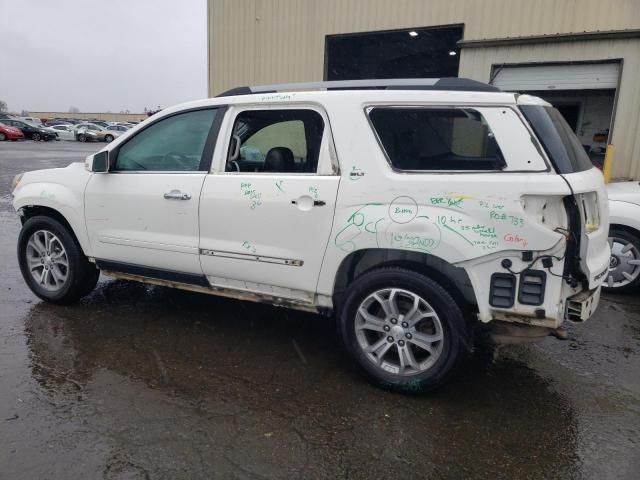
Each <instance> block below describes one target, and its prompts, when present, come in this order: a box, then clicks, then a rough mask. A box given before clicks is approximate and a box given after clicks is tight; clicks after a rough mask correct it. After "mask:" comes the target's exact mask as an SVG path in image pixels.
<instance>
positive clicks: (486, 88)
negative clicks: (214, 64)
mask: <svg viewBox="0 0 640 480" xmlns="http://www.w3.org/2000/svg"><path fill="white" fill-rule="evenodd" d="M355 89H387V90H461V91H472V92H499V91H500V89H498V88H497V87H495V86H493V85H489V84H487V83H482V82H478V81H476V80H470V79H468V78H457V77H451V78H393V79H373V80H333V81H326V82H306V83H281V84H274V85H258V86H253V87H237V88H233V89H231V90H227V91H226V92H223V93H221V94H220V95H218V97H228V96H231V95H250V94H254V93H278V92H292V91H309V90H355Z"/></svg>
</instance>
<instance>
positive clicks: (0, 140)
mask: <svg viewBox="0 0 640 480" xmlns="http://www.w3.org/2000/svg"><path fill="white" fill-rule="evenodd" d="M6 139H7V136H6V135H5V134H4V133H1V132H0V142H4V141H5V140H6Z"/></svg>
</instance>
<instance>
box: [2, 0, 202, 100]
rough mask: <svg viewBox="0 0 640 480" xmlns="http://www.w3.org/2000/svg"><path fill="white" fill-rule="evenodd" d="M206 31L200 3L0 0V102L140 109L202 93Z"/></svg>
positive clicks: (172, 0) (194, 0) (197, 0)
mask: <svg viewBox="0 0 640 480" xmlns="http://www.w3.org/2000/svg"><path fill="white" fill-rule="evenodd" d="M206 34H207V30H206V0H180V1H177V0H0V100H4V101H5V102H7V104H8V106H9V110H11V111H18V112H19V111H20V110H22V109H25V110H31V111H62V112H66V111H68V110H69V107H71V106H75V107H78V108H79V109H80V111H81V112H106V111H111V112H119V111H121V110H127V109H128V110H130V111H131V112H141V111H142V110H143V109H144V107H156V106H157V105H161V106H163V107H166V106H169V105H173V104H176V103H180V102H184V101H187V100H194V99H197V98H203V97H206V96H207V44H206Z"/></svg>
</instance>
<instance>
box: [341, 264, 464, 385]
mask: <svg viewBox="0 0 640 480" xmlns="http://www.w3.org/2000/svg"><path fill="white" fill-rule="evenodd" d="M375 295H377V297H376V296H375ZM376 298H377V299H382V300H384V301H386V302H387V307H389V301H391V300H393V302H394V304H395V305H396V312H395V313H400V315H397V318H396V317H395V316H394V315H395V313H393V312H392V315H389V314H388V312H386V309H384V307H383V305H382V303H381V302H380V301H378V300H376ZM416 298H418V299H419V300H418V301H417V303H416V300H415V299H416ZM415 305H418V306H419V307H418V312H420V313H422V318H420V319H419V320H418V321H417V322H415V324H414V325H413V326H412V325H411V324H412V323H414V321H415V318H419V317H415V316H412V317H409V314H410V313H411V309H412V308H413V307H415ZM383 309H384V311H383ZM361 312H365V313H366V314H367V316H368V317H369V321H365V317H364V316H363V313H361ZM385 312H386V313H385ZM373 319H375V320H373ZM368 326H374V327H375V328H374V329H369V328H368ZM338 328H339V333H340V336H341V337H342V340H343V342H344V344H345V346H346V348H347V350H348V352H349V353H350V354H351V356H352V357H353V358H354V359H355V360H356V362H357V363H358V364H359V365H360V367H361V368H362V369H363V370H364V372H365V373H366V374H367V376H368V377H369V378H370V379H371V380H372V381H373V382H374V383H375V384H377V385H378V386H380V387H382V388H385V389H387V390H392V391H396V392H402V393H423V392H428V391H432V390H434V389H436V388H438V387H440V386H442V385H443V384H444V383H446V381H447V380H449V379H450V378H451V376H452V375H453V374H454V373H455V371H456V370H457V367H458V366H459V365H460V364H461V363H462V362H461V361H462V360H463V359H464V358H466V356H467V354H468V351H469V349H470V348H469V345H470V343H469V342H470V340H469V332H468V329H467V326H466V324H465V320H464V316H463V314H462V311H461V309H460V307H459V306H458V305H457V304H456V302H455V301H454V299H453V298H452V297H451V295H449V294H448V293H447V292H446V291H445V290H444V289H443V288H442V287H441V286H440V285H438V284H437V283H436V282H434V281H433V280H431V279H430V278H428V277H426V276H424V275H422V274H420V273H417V272H414V271H411V270H406V269H403V268H395V267H393V268H382V269H378V270H374V271H371V272H369V273H366V274H364V275H362V276H361V277H359V278H358V279H356V280H355V282H353V283H352V285H351V286H350V287H349V289H348V291H347V293H346V297H345V301H344V304H343V307H342V308H341V309H340V312H339V315H338ZM438 338H439V339H438ZM427 339H428V340H429V341H428V342H425V340H427ZM420 343H422V344H424V345H427V346H430V348H431V350H427V349H425V348H421V347H420V346H419V345H418V344H420ZM367 347H368V348H370V349H371V350H369V351H366V348H367ZM382 350H384V353H382ZM400 351H403V352H404V353H403V355H402V361H401V357H400V353H399V352H400ZM378 352H380V353H382V354H381V355H376V353H378ZM408 352H410V353H408ZM376 358H377V361H376ZM403 364H404V365H403ZM407 364H410V365H411V366H408V365H407ZM414 366H415V367H417V368H414Z"/></svg>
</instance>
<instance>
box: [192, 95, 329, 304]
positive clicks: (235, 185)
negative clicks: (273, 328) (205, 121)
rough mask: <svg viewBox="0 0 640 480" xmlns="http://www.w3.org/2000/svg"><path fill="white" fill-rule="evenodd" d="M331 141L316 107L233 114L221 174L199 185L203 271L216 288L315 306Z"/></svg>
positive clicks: (324, 240)
mask: <svg viewBox="0 0 640 480" xmlns="http://www.w3.org/2000/svg"><path fill="white" fill-rule="evenodd" d="M330 139H331V135H330V131H329V124H328V122H327V121H326V117H325V116H324V113H323V112H321V111H319V110H317V109H315V108H311V107H309V108H304V107H300V106H296V107H295V108H280V107H278V108H277V109H276V108H273V109H265V108H264V107H262V108H261V109H257V108H254V109H246V110H243V111H240V112H239V113H237V115H236V116H235V119H234V120H233V129H232V133H231V135H229V138H228V140H229V145H230V147H229V152H228V155H227V156H226V157H225V161H226V167H225V168H224V169H225V171H224V172H218V173H216V174H212V175H209V176H208V177H207V178H206V179H205V183H204V186H203V190H202V197H201V204H200V252H201V262H202V268H203V271H204V273H205V275H207V278H208V280H209V281H210V282H211V283H212V284H213V285H214V286H219V287H224V288H234V289H240V290H245V291H249V292H254V293H263V294H267V295H272V296H276V297H283V298H293V299H297V300H300V301H304V302H311V301H312V300H313V293H314V292H315V290H316V285H317V282H318V275H319V272H320V267H321V264H322V259H323V256H324V253H325V250H326V247H327V242H328V240H329V235H330V232H331V226H332V222H333V214H334V209H335V200H336V195H337V191H338V184H339V181H340V177H339V176H338V175H337V168H335V167H334V165H332V160H331V155H330V145H331V140H330ZM221 163H224V162H221Z"/></svg>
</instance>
